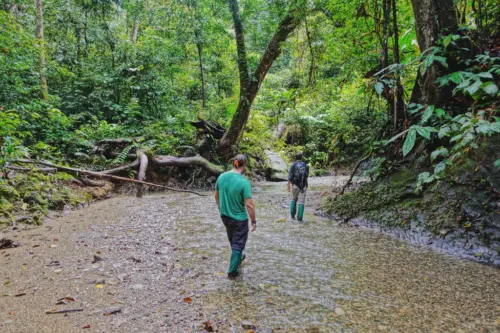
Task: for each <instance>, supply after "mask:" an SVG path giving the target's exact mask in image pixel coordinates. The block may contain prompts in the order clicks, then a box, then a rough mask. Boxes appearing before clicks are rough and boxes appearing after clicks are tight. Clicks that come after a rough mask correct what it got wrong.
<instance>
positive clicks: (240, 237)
mask: <svg viewBox="0 0 500 333" xmlns="http://www.w3.org/2000/svg"><path fill="white" fill-rule="evenodd" d="M246 169H247V158H246V156H245V155H237V156H236V157H235V158H234V161H233V169H232V170H231V171H228V172H225V173H223V174H222V175H220V176H219V178H218V179H217V183H216V185H215V202H216V203H217V207H218V208H219V212H220V216H221V219H222V222H223V223H224V226H225V227H226V231H227V237H228V239H229V243H230V244H231V260H230V262H229V270H228V272H227V276H228V277H229V278H235V277H237V276H238V268H239V266H240V264H241V262H242V261H243V260H244V259H245V255H244V254H243V251H244V250H245V245H246V242H247V239H248V229H249V228H248V217H249V216H250V220H251V221H252V232H254V231H255V229H257V220H256V219H255V206H254V204H253V201H252V191H251V186H250V182H249V181H248V180H247V179H246V178H245V177H244V176H243V175H244V174H245V172H246Z"/></svg>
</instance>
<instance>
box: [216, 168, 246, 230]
mask: <svg viewBox="0 0 500 333" xmlns="http://www.w3.org/2000/svg"><path fill="white" fill-rule="evenodd" d="M215 189H216V190H217V191H218V192H219V205H220V214H221V215H225V216H227V217H231V218H233V219H235V220H239V221H244V220H248V213H247V210H246V206H245V199H251V198H252V190H251V186H250V182H249V181H248V180H247V179H246V178H245V177H243V176H242V175H240V174H239V173H236V172H232V171H229V172H225V173H223V174H222V175H220V176H219V179H217V184H216V185H215Z"/></svg>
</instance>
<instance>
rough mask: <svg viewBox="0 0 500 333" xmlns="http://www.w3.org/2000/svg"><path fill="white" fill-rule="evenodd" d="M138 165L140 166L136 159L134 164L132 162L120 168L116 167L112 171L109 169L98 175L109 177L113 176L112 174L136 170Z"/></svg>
mask: <svg viewBox="0 0 500 333" xmlns="http://www.w3.org/2000/svg"><path fill="white" fill-rule="evenodd" d="M139 164H140V161H139V159H136V160H135V161H134V162H132V163H130V164H126V165H123V166H121V167H117V168H114V169H109V170H105V171H101V172H100V173H102V174H106V175H110V174H113V173H119V172H122V171H125V170H129V169H133V168H136V167H137V166H138V165H139Z"/></svg>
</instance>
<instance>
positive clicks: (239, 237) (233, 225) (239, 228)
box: [221, 215, 248, 252]
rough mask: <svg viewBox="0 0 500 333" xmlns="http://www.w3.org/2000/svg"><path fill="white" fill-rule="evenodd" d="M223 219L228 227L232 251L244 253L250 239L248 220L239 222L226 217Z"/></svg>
mask: <svg viewBox="0 0 500 333" xmlns="http://www.w3.org/2000/svg"><path fill="white" fill-rule="evenodd" d="M221 218H222V222H223V223H224V226H225V227H226V232H227V238H228V239H229V243H230V244H231V249H233V250H236V251H241V252H243V250H245V245H246V243H247V239H248V220H245V221H239V220H235V219H233V218H231V217H228V216H224V215H222V216H221Z"/></svg>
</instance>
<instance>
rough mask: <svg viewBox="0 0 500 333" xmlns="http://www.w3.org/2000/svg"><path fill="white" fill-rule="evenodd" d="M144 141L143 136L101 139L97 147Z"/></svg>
mask: <svg viewBox="0 0 500 333" xmlns="http://www.w3.org/2000/svg"><path fill="white" fill-rule="evenodd" d="M140 140H144V137H143V136H137V137H132V138H116V139H103V140H101V141H99V143H98V144H99V145H102V144H122V143H131V142H136V141H140Z"/></svg>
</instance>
